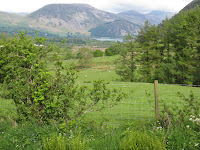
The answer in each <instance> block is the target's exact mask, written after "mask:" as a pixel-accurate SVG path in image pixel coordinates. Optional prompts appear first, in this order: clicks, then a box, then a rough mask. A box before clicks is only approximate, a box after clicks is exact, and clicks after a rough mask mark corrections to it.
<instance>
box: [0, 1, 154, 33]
mask: <svg viewBox="0 0 200 150" xmlns="http://www.w3.org/2000/svg"><path fill="white" fill-rule="evenodd" d="M130 12H131V13H132V14H134V13H135V15H133V16H131V14H130V15H129V16H125V15H123V12H122V13H120V14H115V13H110V12H106V11H103V10H99V9H96V8H95V7H93V6H91V5H88V4H49V5H45V6H44V7H42V8H40V9H38V10H36V11H34V12H32V13H30V14H28V15H17V17H15V16H16V14H9V15H11V16H13V17H10V18H13V20H12V19H10V20H6V18H5V17H3V16H5V15H1V13H0V20H3V21H2V22H7V23H8V24H11V25H15V26H19V27H21V26H23V27H24V28H26V27H27V28H33V29H41V30H45V31H51V32H52V33H53V32H54V33H55V34H59V35H61V36H68V35H71V34H84V35H86V36H90V32H89V30H91V29H95V28H98V26H104V27H105V26H106V28H107V27H108V26H107V25H106V23H108V22H110V23H111V24H112V25H113V26H115V27H116V28H118V29H119V28H121V29H119V30H117V33H120V31H122V30H124V29H126V30H127V31H126V32H123V33H122V32H121V34H122V35H124V33H127V32H130V30H129V29H130V28H132V29H133V30H134V31H133V32H132V33H133V34H136V33H137V31H138V29H139V28H140V26H141V24H142V22H143V21H145V20H146V19H148V17H147V16H146V15H144V14H141V13H139V12H136V11H134V10H132V11H130ZM131 17H132V18H131ZM134 17H135V18H136V19H135V20H134V19H133V18H134ZM2 18H3V19H2ZM151 18H152V19H151V20H152V22H153V21H156V20H157V18H156V16H152V15H151ZM116 20H120V24H123V25H127V27H123V26H121V25H120V24H117V23H119V22H117V21H116ZM137 20H139V21H138V22H137ZM127 21H129V22H131V23H132V24H131V23H128V22H127ZM2 22H1V21H0V24H2ZM110 28H112V27H111V26H110ZM123 28H124V29H123ZM108 30H109V32H111V30H110V29H108ZM113 32H114V31H113ZM122 35H121V36H122Z"/></svg>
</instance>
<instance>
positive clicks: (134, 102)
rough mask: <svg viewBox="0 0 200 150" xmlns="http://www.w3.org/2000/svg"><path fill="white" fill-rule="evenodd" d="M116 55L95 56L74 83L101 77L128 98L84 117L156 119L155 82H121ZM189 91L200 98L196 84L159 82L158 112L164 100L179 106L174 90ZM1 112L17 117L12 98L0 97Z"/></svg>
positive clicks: (114, 122)
mask: <svg viewBox="0 0 200 150" xmlns="http://www.w3.org/2000/svg"><path fill="white" fill-rule="evenodd" d="M117 57H118V56H114V57H102V58H101V57H100V58H94V59H93V63H92V65H91V67H90V68H87V69H82V70H80V71H79V73H78V76H79V77H78V80H77V84H80V85H87V86H88V87H91V86H92V82H93V81H94V80H98V79H103V80H105V81H108V82H109V84H108V87H109V88H111V89H118V90H120V91H121V92H124V93H127V97H126V98H124V99H122V100H121V101H120V102H119V103H118V104H117V105H114V106H107V107H108V108H106V109H103V110H102V111H94V112H90V111H88V112H87V113H85V114H84V115H85V117H86V118H88V119H89V120H96V121H97V122H98V121H100V120H102V119H105V123H106V124H112V125H120V124H124V123H130V122H132V121H133V120H147V121H151V120H155V113H154V107H155V103H154V101H155V100H154V84H153V83H137V82H133V83H131V82H120V77H119V76H118V75H117V74H116V73H115V71H114V70H113V68H114V65H113V61H114V60H115V59H116V58H117ZM73 61H76V60H68V61H64V63H66V64H70V63H71V62H73ZM52 64H53V63H52ZM94 64H95V65H94ZM1 91H3V89H1ZM190 91H192V92H193V93H194V95H195V96H196V97H200V90H199V88H198V87H190V86H180V85H167V84H159V102H160V111H161V110H162V104H163V102H165V103H166V104H167V105H169V106H171V105H175V104H177V105H182V104H183V100H181V99H180V97H179V96H178V94H177V93H178V92H180V93H183V94H184V95H185V96H186V97H188V96H189V94H190ZM0 112H1V114H4V115H10V116H12V117H16V112H15V107H14V104H13V102H12V100H6V99H1V100H0Z"/></svg>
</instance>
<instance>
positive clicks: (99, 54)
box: [93, 49, 103, 57]
mask: <svg viewBox="0 0 200 150" xmlns="http://www.w3.org/2000/svg"><path fill="white" fill-rule="evenodd" d="M93 55H94V57H102V56H103V52H102V51H101V50H99V49H97V50H95V51H94V53H93Z"/></svg>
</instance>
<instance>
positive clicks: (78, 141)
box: [69, 129, 89, 150]
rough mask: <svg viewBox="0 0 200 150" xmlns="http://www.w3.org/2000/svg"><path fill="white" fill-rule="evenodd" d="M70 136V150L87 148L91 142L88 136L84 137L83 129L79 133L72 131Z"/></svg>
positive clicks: (84, 149) (85, 149)
mask: <svg viewBox="0 0 200 150" xmlns="http://www.w3.org/2000/svg"><path fill="white" fill-rule="evenodd" d="M69 138H70V139H69V150H87V148H88V143H89V142H88V140H86V138H84V137H82V133H81V129H79V131H78V134H77V135H74V134H73V132H71V135H70V137H69Z"/></svg>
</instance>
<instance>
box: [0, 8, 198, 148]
mask: <svg viewBox="0 0 200 150" xmlns="http://www.w3.org/2000/svg"><path fill="white" fill-rule="evenodd" d="M194 11H197V12H198V11H199V8H196V9H195V10H194ZM182 15H183V16H184V15H185V17H186V18H187V17H188V16H189V15H195V14H194V12H193V11H190V12H188V13H187V14H182ZM179 17H180V16H179ZM194 21H195V20H194ZM196 21H197V20H196ZM168 23H169V22H168ZM172 23H173V21H172ZM186 23H188V24H189V22H186ZM164 25H165V26H166V24H164ZM169 25H170V26H171V25H172V24H169ZM146 27H147V28H146ZM175 27H177V26H175ZM175 27H174V28H172V29H174V30H173V32H170V34H174V33H176V31H177V30H175V29H176V28H175ZM160 28H162V27H160ZM160 28H156V27H155V26H149V25H148V22H146V24H145V26H144V28H143V30H141V33H140V34H139V36H138V38H137V39H136V42H134V41H133V37H131V36H130V35H128V36H127V37H126V39H125V42H124V43H120V42H118V43H117V44H116V45H114V46H111V47H110V48H108V49H107V50H106V51H105V53H103V52H100V51H99V50H98V51H97V50H96V51H95V52H92V51H91V49H89V48H86V47H82V48H80V49H78V50H77V51H72V50H71V51H70V50H69V48H70V47H65V44H66V41H62V43H59V44H58V43H54V44H48V43H49V42H47V41H46V40H45V39H44V38H41V37H38V36H37V33H36V36H35V38H31V37H29V36H28V35H27V34H26V33H24V32H21V33H20V34H18V35H15V36H14V37H11V36H7V35H2V36H1V38H0V49H1V55H0V60H1V61H0V77H1V78H0V82H1V83H0V84H1V89H0V95H1V97H0V112H1V113H0V149H9V150H10V149H47V150H50V149H62V150H63V149H70V150H73V149H76V150H84V149H89V150H90V149H91V150H92V149H110V150H113V149H122V150H123V149H124V150H129V149H138V150H142V149H144V150H146V149H154V150H162V149H200V116H199V115H200V114H199V110H200V108H199V107H200V99H199V97H200V93H199V88H198V87H192V86H180V85H166V84H160V85H159V97H160V99H159V100H160V101H159V103H160V117H159V120H155V118H154V92H153V84H152V83H138V82H136V81H143V82H144V81H145V82H146V81H148V82H152V80H153V79H159V81H163V83H184V84H185V83H187V84H191V83H197V84H198V83H199V76H196V71H197V72H198V67H199V63H195V64H193V63H191V60H195V61H197V60H199V58H198V57H199V51H198V49H199V47H198V40H196V43H193V44H194V45H192V46H191V45H190V47H188V45H187V44H189V43H188V42H190V36H186V37H187V38H186V39H185V42H186V43H187V44H186V45H185V47H184V48H183V47H182V46H183V45H182V44H185V43H182V41H180V39H177V40H176V42H177V43H178V44H177V43H169V42H173V40H172V41H171V40H170V41H167V43H168V47H166V46H167V45H166V43H165V44H163V43H162V42H165V40H163V41H160V40H158V41H159V42H160V43H155V42H156V40H155V39H153V40H152V39H151V38H144V37H146V36H147V37H148V36H150V35H151V36H152V35H154V34H153V33H157V32H150V31H157V29H160ZM170 28H171V27H170ZM146 29H148V30H146ZM164 29H166V28H164ZM189 29H191V28H190V26H189ZM144 30H146V31H144ZM162 31H164V30H162ZM161 33H162V32H161ZM184 33H185V35H186V33H188V30H187V32H186V31H185V32H184ZM164 35H165V34H164ZM151 36H150V37H151ZM153 37H154V36H153ZM156 37H159V36H156ZM172 37H174V36H172ZM175 37H176V36H175ZM194 37H196V36H194ZM163 38H164V37H162V38H161V39H163ZM144 40H147V41H144ZM194 42H195V41H194ZM82 44H83V43H82ZM160 44H161V45H160ZM160 46H161V47H160ZM163 48H164V49H163ZM166 48H169V49H166ZM136 49H137V51H135V50H136ZM152 49H153V50H156V51H153V50H152ZM138 50H141V51H138ZM159 50H164V53H162V54H163V57H159V58H157V55H156V56H155V55H154V54H156V52H158V51H159ZM169 50H170V51H169ZM177 50H179V52H178V51H177ZM187 50H188V51H187ZM191 50H192V52H194V53H190V52H191ZM160 52H161V51H160ZM168 52H169V53H168ZM183 52H184V55H182V54H183ZM185 52H187V53H190V54H191V55H190V56H189V55H186V54H187V53H185ZM113 53H115V54H114V56H111V55H113ZM102 54H105V55H106V56H102ZM160 54H161V53H160ZM178 58H179V59H178ZM159 59H160V60H159ZM175 59H178V60H177V61H175ZM169 60H170V61H172V62H173V61H175V63H172V64H171V65H172V67H171V68H169V66H167V65H169ZM186 60H187V61H186ZM177 67H178V68H181V69H183V68H185V69H186V71H189V74H186V76H185V75H184V72H183V71H184V70H181V69H180V70H178V68H177ZM191 68H192V69H191ZM176 69H177V70H176ZM190 69H191V70H190ZM159 70H160V71H161V72H159ZM175 70H176V72H177V74H169V73H174V71H175ZM168 71H172V72H168ZM194 72H195V74H194V75H192V73H194ZM156 73H157V74H158V75H164V76H162V77H163V78H160V77H161V76H156V75H157V74H156ZM180 74H181V76H180ZM167 77H170V80H166V79H168V78H167ZM160 79H162V80H160ZM174 79H175V80H174ZM122 81H130V82H122ZM181 81H182V82H181Z"/></svg>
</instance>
